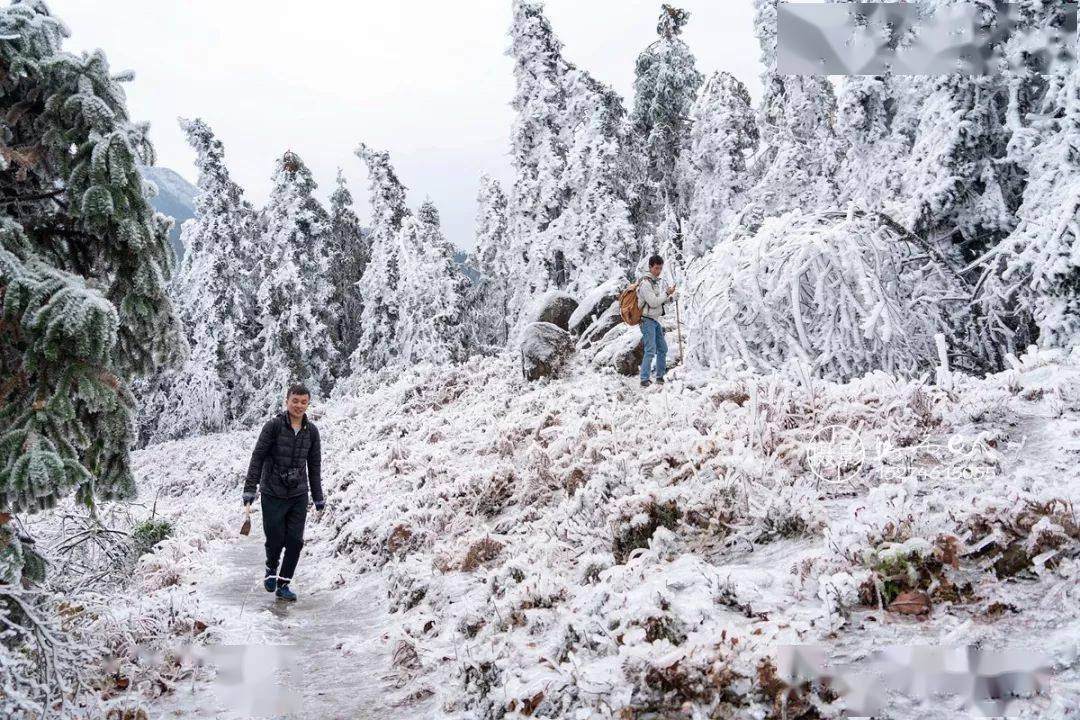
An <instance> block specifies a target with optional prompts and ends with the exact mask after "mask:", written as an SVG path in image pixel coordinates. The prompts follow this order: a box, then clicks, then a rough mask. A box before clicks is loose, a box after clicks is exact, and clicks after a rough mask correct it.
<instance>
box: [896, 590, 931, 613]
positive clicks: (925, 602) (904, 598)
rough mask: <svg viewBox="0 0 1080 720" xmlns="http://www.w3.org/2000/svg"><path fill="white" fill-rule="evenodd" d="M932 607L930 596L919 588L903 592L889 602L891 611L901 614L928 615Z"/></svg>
mask: <svg viewBox="0 0 1080 720" xmlns="http://www.w3.org/2000/svg"><path fill="white" fill-rule="evenodd" d="M930 608H931V605H930V597H929V596H928V595H927V594H926V593H924V592H921V591H918V590H912V591H909V592H902V593H900V594H899V595H897V596H896V599H895V600H893V601H892V602H891V603H890V604H889V612H894V613H899V614H901V615H928V614H929V613H930Z"/></svg>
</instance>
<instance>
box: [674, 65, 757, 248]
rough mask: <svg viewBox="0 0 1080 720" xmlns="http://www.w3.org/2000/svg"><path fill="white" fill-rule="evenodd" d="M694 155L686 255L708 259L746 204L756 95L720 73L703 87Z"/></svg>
mask: <svg viewBox="0 0 1080 720" xmlns="http://www.w3.org/2000/svg"><path fill="white" fill-rule="evenodd" d="M690 118H691V122H692V125H691V130H690V144H689V148H688V151H687V152H686V153H685V154H684V156H683V164H684V168H683V170H682V173H681V174H682V180H683V184H684V189H683V191H682V195H683V197H685V198H687V199H688V208H687V222H686V240H685V242H684V245H685V255H686V257H687V258H689V259H693V258H696V257H700V256H701V255H703V254H705V252H707V251H708V250H709V249H710V248H711V247H712V246H713V245H715V244H716V243H717V241H718V240H719V239H720V238H721V237H722V236H723V233H724V229H725V228H726V227H727V226H728V225H729V224H730V223H732V222H733V221H734V220H736V219H737V217H738V215H739V212H740V211H741V210H742V208H743V207H744V205H745V204H746V193H747V191H748V190H749V187H748V185H749V183H748V182H747V159H748V158H749V157H750V155H752V154H753V152H754V150H755V149H756V148H757V141H758V129H757V119H756V115H755V114H754V109H753V107H752V106H751V101H750V93H749V92H748V91H747V89H746V86H745V85H743V84H742V83H741V82H739V81H738V80H737V79H736V78H735V77H734V76H732V75H730V74H728V73H725V72H719V73H715V74H713V76H712V77H710V78H709V80H708V81H707V82H706V83H705V85H704V86H703V87H702V89H701V92H700V94H699V95H698V98H697V100H696V101H695V102H694V105H693V106H692V107H691V109H690Z"/></svg>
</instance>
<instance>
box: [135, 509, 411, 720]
mask: <svg viewBox="0 0 1080 720" xmlns="http://www.w3.org/2000/svg"><path fill="white" fill-rule="evenodd" d="M255 525H256V529H254V531H253V532H252V535H251V536H250V537H246V538H244V537H239V538H237V539H236V540H235V541H232V540H230V541H229V542H227V543H221V544H218V545H216V546H215V547H214V548H213V549H212V550H211V552H210V553H209V555H208V562H207V564H206V570H205V574H206V577H205V580H203V581H200V582H199V583H197V586H196V587H197V589H196V590H195V592H197V593H198V595H199V597H200V601H201V602H204V603H206V604H208V605H209V606H211V607H213V608H214V610H215V611H216V612H218V613H220V615H222V616H224V617H225V618H226V622H225V627H224V634H225V641H224V642H223V643H222V644H221V645H220V646H217V647H212V648H209V654H210V661H211V662H212V663H213V664H214V665H215V666H217V668H218V673H217V678H216V679H215V681H214V682H212V683H206V684H204V683H200V684H196V685H194V686H189V687H185V688H180V689H178V690H177V692H176V693H175V694H174V695H173V696H170V697H166V698H163V699H162V700H160V701H159V702H158V703H157V704H155V706H154V717H157V718H179V717H182V718H214V719H219V718H220V719H221V720H240V719H241V718H243V719H245V720H246V719H247V718H264V717H272V718H320V720H321V719H323V718H326V719H334V718H341V719H345V718H348V719H349V720H365V719H366V718H379V719H380V720H393V718H410V719H411V718H424V717H427V716H428V715H429V714H430V710H429V708H427V707H425V706H424V705H422V704H414V705H410V706H405V707H394V706H393V704H392V699H393V698H396V697H399V696H401V695H402V694H403V693H405V692H407V689H396V688H394V687H391V686H390V685H389V683H388V681H387V679H385V677H384V676H386V673H387V670H388V669H389V667H390V658H389V649H388V648H387V647H386V645H385V643H384V641H383V638H382V635H383V633H384V631H385V629H386V627H387V626H388V623H389V618H388V617H387V614H386V611H385V607H386V603H385V597H386V595H385V591H384V589H383V585H382V580H381V577H379V576H378V575H375V574H373V575H371V576H364V577H361V578H359V579H353V580H351V581H350V583H349V585H348V587H347V588H343V589H338V590H321V591H320V590H316V591H313V592H305V591H304V588H303V587H302V586H301V585H298V587H297V591H298V593H299V594H300V600H299V601H298V602H296V603H286V602H284V601H281V600H277V599H276V598H275V596H274V595H272V594H270V593H267V592H266V591H265V590H263V588H262V584H261V574H262V566H263V546H262V540H263V538H262V533H261V532H259V531H258V529H257V526H258V520H256V521H255ZM317 562H318V558H316V557H314V556H313V554H312V553H310V552H308V551H307V550H305V552H304V554H303V556H302V557H301V566H303V565H307V566H308V567H307V571H308V572H307V573H306V574H307V575H309V576H310V574H311V572H312V571H313V569H314V564H315V563H317ZM301 570H303V567H301ZM303 574H305V573H298V582H299V576H300V575H303Z"/></svg>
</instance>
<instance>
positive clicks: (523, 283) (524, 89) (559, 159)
mask: <svg viewBox="0 0 1080 720" xmlns="http://www.w3.org/2000/svg"><path fill="white" fill-rule="evenodd" d="M510 40H511V42H510V49H509V50H508V54H509V55H510V57H511V58H513V60H514V84H515V90H514V98H513V101H512V103H511V105H512V107H513V108H514V111H515V113H516V114H515V119H514V126H513V129H512V131H511V140H510V157H511V162H512V163H513V166H514V184H513V186H512V187H511V189H510V194H509V198H508V211H507V217H508V220H509V225H508V234H509V247H510V249H511V250H510V252H509V253H508V257H509V258H511V260H512V263H511V265H510V272H511V276H510V287H511V288H513V291H514V296H513V298H512V299H511V301H510V310H511V313H512V314H513V315H514V317H515V319H516V316H517V313H518V312H519V311H520V310H521V309H522V308H523V307H525V306H526V305H527V304H528V302H529V299H530V298H531V297H532V296H533V295H534V294H535V293H537V292H540V291H541V289H542V287H543V286H545V285H546V283H547V278H546V277H540V276H538V274H537V273H535V272H534V271H533V268H534V267H535V265H536V264H537V263H538V262H542V261H541V260H538V259H536V258H535V257H534V256H535V254H536V253H535V252H533V245H534V243H536V242H537V240H538V239H539V238H540V236H541V234H542V233H543V232H544V231H545V230H547V228H548V226H549V225H550V224H551V222H552V221H553V220H554V219H555V218H557V217H558V216H559V215H560V214H561V213H562V211H563V209H564V207H565V204H566V201H567V192H566V187H565V184H564V178H565V170H566V155H567V145H568V139H567V135H568V120H567V118H568V110H567V97H566V75H567V73H568V72H569V71H570V70H571V66H570V64H569V63H568V62H567V61H566V60H565V59H563V56H562V43H561V42H560V41H559V39H558V38H557V37H556V36H555V33H554V31H553V30H552V28H551V24H550V23H549V22H548V20H547V18H546V17H545V16H544V11H543V5H542V4H541V3H539V2H536V1H535V0H514V4H513V22H512V24H511V28H510Z"/></svg>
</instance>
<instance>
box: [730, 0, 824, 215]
mask: <svg viewBox="0 0 1080 720" xmlns="http://www.w3.org/2000/svg"><path fill="white" fill-rule="evenodd" d="M754 4H755V15H754V34H755V35H756V36H757V38H758V42H759V43H760V46H761V63H762V65H763V67H764V72H763V73H762V76H761V80H762V86H763V94H762V101H761V107H760V110H759V113H758V132H759V135H760V143H761V150H760V152H759V153H758V154H757V155H756V156H755V157H754V160H753V162H752V163H751V166H750V168H749V172H750V177H751V178H752V181H753V183H754V186H753V188H752V189H751V191H750V195H749V203H748V205H749V207H748V208H747V210H746V212H745V213H744V218H745V220H746V223H747V224H748V225H749V226H750V227H751V229H755V228H756V227H757V226H759V225H760V223H761V220H762V219H763V218H766V217H770V216H775V215H780V214H782V213H784V212H786V211H788V210H793V209H802V210H806V209H808V208H820V209H826V208H828V207H831V206H834V205H835V204H836V202H837V198H838V195H839V192H838V189H837V187H836V173H837V170H838V167H839V163H840V158H841V155H842V145H841V143H840V141H839V139H838V138H837V137H836V133H835V130H834V128H833V122H834V118H835V115H836V98H835V96H834V94H833V89H832V84H831V83H829V81H828V80H827V79H826V78H823V77H814V76H802V75H780V74H779V73H778V72H777V71H776V22H777V21H776V4H777V0H754Z"/></svg>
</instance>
